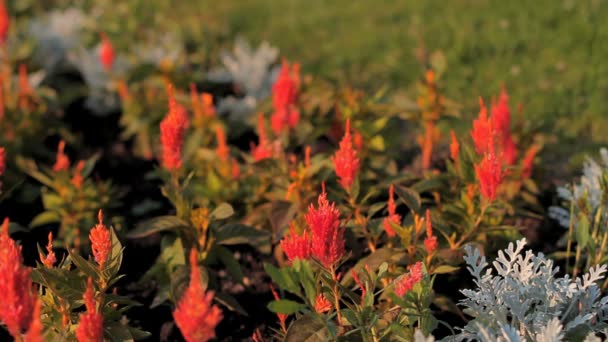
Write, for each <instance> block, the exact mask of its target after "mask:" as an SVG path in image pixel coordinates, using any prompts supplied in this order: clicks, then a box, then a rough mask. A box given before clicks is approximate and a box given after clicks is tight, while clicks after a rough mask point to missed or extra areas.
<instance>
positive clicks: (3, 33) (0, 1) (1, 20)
mask: <svg viewBox="0 0 608 342" xmlns="http://www.w3.org/2000/svg"><path fill="white" fill-rule="evenodd" d="M9 26H10V18H9V16H8V10H7V9H6V3H5V2H4V0H0V43H1V44H4V43H5V42H6V39H7V38H8V28H9Z"/></svg>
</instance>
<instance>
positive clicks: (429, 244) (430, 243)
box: [424, 209, 437, 254]
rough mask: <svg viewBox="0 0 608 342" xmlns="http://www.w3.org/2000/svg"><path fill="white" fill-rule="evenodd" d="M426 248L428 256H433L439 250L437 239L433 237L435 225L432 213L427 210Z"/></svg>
mask: <svg viewBox="0 0 608 342" xmlns="http://www.w3.org/2000/svg"><path fill="white" fill-rule="evenodd" d="M424 248H425V249H426V252H427V253H428V254H433V252H435V250H437V237H436V236H434V235H433V224H432V223H431V211H430V210H428V209H427V210H426V238H425V239H424Z"/></svg>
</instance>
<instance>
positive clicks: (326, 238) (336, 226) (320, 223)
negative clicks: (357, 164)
mask: <svg viewBox="0 0 608 342" xmlns="http://www.w3.org/2000/svg"><path fill="white" fill-rule="evenodd" d="M317 202H318V207H317V208H315V207H314V205H313V204H312V203H311V204H310V206H309V207H308V213H307V214H306V216H305V219H306V223H308V227H309V228H310V231H311V232H312V247H311V254H312V255H313V256H314V257H315V259H317V260H318V261H319V262H320V263H321V264H323V266H325V267H327V268H329V267H332V266H333V265H334V264H335V263H336V262H337V261H339V260H340V259H341V258H342V256H344V227H340V211H338V209H337V208H336V204H335V203H331V204H330V203H329V201H328V200H327V193H326V192H325V191H323V192H322V193H321V194H320V195H319V198H318V200H317Z"/></svg>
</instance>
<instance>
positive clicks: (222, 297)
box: [214, 292, 249, 316]
mask: <svg viewBox="0 0 608 342" xmlns="http://www.w3.org/2000/svg"><path fill="white" fill-rule="evenodd" d="M214 298H215V300H216V301H217V302H218V303H220V304H222V305H223V306H225V307H227V308H228V309H229V310H231V311H234V312H238V313H239V314H241V315H243V316H249V315H248V314H247V311H245V309H244V308H243V307H242V306H241V304H239V302H237V301H236V299H234V297H232V296H231V295H229V294H226V293H222V292H216V293H215V297H214Z"/></svg>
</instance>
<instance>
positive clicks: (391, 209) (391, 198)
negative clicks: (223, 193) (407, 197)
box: [382, 184, 401, 237]
mask: <svg viewBox="0 0 608 342" xmlns="http://www.w3.org/2000/svg"><path fill="white" fill-rule="evenodd" d="M387 207H388V216H387V217H386V218H385V219H384V221H383V222H382V225H383V226H384V231H385V232H386V235H388V237H393V236H395V230H394V229H393V227H392V225H391V222H392V223H394V224H396V225H400V224H401V215H399V214H397V205H396V204H395V186H394V185H393V184H391V186H390V187H389V188H388V201H387Z"/></svg>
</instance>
